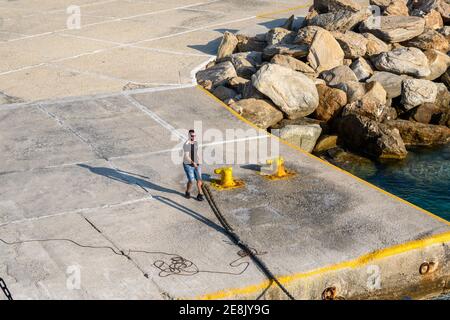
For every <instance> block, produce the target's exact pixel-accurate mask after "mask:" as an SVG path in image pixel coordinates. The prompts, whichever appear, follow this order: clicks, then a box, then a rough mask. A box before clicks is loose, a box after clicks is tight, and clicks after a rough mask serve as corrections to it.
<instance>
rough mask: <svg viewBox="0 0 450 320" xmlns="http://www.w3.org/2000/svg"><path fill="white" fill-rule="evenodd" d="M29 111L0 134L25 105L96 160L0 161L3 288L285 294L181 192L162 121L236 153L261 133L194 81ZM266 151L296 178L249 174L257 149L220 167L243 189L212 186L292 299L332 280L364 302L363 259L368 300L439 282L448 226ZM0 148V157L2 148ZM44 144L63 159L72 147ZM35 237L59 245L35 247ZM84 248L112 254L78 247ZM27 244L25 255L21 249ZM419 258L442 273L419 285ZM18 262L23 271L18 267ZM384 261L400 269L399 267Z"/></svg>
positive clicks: (328, 170) (312, 164) (299, 158)
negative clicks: (371, 276)
mask: <svg viewBox="0 0 450 320" xmlns="http://www.w3.org/2000/svg"><path fill="white" fill-rule="evenodd" d="M41 108H42V110H43V111H44V112H41V113H38V112H29V110H34V111H35V110H36V109H34V107H33V106H23V107H20V106H18V107H16V108H14V107H12V108H9V109H8V111H6V110H5V111H4V112H5V113H4V114H5V115H8V117H9V121H8V122H9V123H10V124H9V127H8V129H7V130H8V131H11V136H14V130H17V129H16V128H18V127H19V125H17V124H16V125H12V124H11V123H14V122H20V121H21V119H22V116H23V112H26V111H28V112H29V115H30V116H29V118H30V120H29V121H30V122H29V123H25V124H24V125H25V126H26V127H29V126H36V125H37V126H44V124H46V123H47V122H48V119H52V120H53V121H54V122H55V123H56V124H59V125H60V128H62V129H64V130H66V131H67V133H69V134H72V135H73V136H74V137H76V138H78V139H79V141H81V142H83V143H84V144H85V145H86V147H88V148H91V150H93V151H94V152H95V154H96V155H97V156H99V157H101V158H104V159H91V160H88V161H84V162H82V163H76V164H73V163H66V164H61V165H56V166H52V167H45V168H44V166H45V165H46V164H47V163H48V161H49V160H48V159H46V158H43V159H40V158H39V156H36V157H35V158H33V159H32V161H33V166H36V167H35V168H33V170H25V171H18V172H9V171H11V170H10V168H8V167H7V166H6V165H5V163H4V162H2V165H1V171H2V172H4V173H3V174H2V175H1V176H0V177H1V179H2V184H1V185H0V217H1V221H0V229H1V230H2V232H1V234H2V236H1V237H0V238H2V239H3V242H1V241H0V242H1V243H0V246H1V247H2V250H1V255H2V261H7V262H6V266H7V269H1V270H0V272H2V277H3V278H4V279H5V281H6V282H7V283H8V284H9V287H10V289H11V291H12V293H13V295H15V294H16V293H17V294H18V297H19V298H29V297H31V298H34V297H51V298H68V299H69V298H75V297H77V298H79V297H81V298H99V297H114V298H120V297H126V298H139V299H140V298H156V299H164V298H256V297H258V296H263V297H265V298H270V299H284V298H286V296H285V295H284V294H282V293H281V291H280V290H279V289H278V288H277V287H276V286H274V285H273V284H272V285H271V283H270V282H269V281H267V279H266V278H265V277H264V276H263V274H262V273H261V272H260V271H259V270H258V269H257V268H256V267H255V265H254V264H253V263H250V260H249V258H248V257H246V256H241V255H242V252H240V251H239V249H238V247H236V246H234V245H232V244H231V242H230V240H229V239H228V238H227V236H226V235H225V234H224V232H223V229H222V228H221V227H220V226H219V225H218V222H217V219H216V217H215V216H214V215H213V213H212V211H211V210H210V208H209V206H208V204H207V203H205V202H203V203H200V202H197V201H196V200H193V199H190V200H187V199H185V198H184V197H183V189H184V183H185V177H184V173H183V171H182V168H181V165H180V164H179V163H178V162H177V161H179V158H177V157H176V156H175V157H174V154H175V155H176V154H177V148H179V147H180V144H179V140H174V139H171V136H172V134H173V131H176V129H181V128H186V129H187V128H189V127H190V126H192V125H193V123H194V122H195V121H196V120H197V121H201V127H202V130H203V131H200V130H199V131H198V134H199V135H200V136H202V138H203V139H202V141H203V147H204V150H205V153H207V152H211V150H209V151H208V149H207V148H210V147H212V146H218V145H222V147H223V145H224V144H225V146H226V147H225V148H222V149H220V148H217V149H215V151H216V152H222V153H224V152H225V153H226V152H227V151H229V150H232V153H233V156H235V154H236V150H237V149H235V146H236V145H237V144H238V143H239V142H242V141H236V139H234V140H233V139H232V140H230V139H228V137H227V135H226V131H227V129H228V130H230V129H238V130H240V131H241V132H246V131H248V132H250V135H248V136H246V137H244V138H243V139H244V140H245V146H246V149H245V152H244V153H245V154H246V155H250V154H252V153H254V152H255V151H257V150H258V151H259V150H260V147H261V145H259V144H253V143H250V141H253V140H255V139H256V140H257V141H258V142H260V141H262V142H264V141H266V140H270V141H272V142H273V140H274V139H275V138H272V137H267V135H265V134H263V135H262V136H258V132H257V131H256V130H253V128H252V127H251V126H249V125H248V124H246V123H245V122H243V121H240V120H238V119H237V118H236V117H235V116H234V115H233V114H232V113H230V112H229V110H227V109H226V108H225V107H224V106H223V105H222V104H220V103H219V102H217V101H216V100H214V99H213V98H211V97H210V96H208V95H207V94H205V93H204V92H203V91H202V90H200V89H198V88H196V87H193V88H187V89H176V90H166V91H158V92H148V93H145V92H143V93H139V94H138V93H136V94H133V95H131V96H130V97H127V96H121V95H118V96H116V97H111V98H102V99H100V98H97V99H95V98H88V97H86V98H84V99H80V100H79V101H78V102H70V103H69V102H67V103H54V104H51V103H46V104H44V105H42V107H41ZM19 110H20V111H19ZM22 110H23V111H22ZM12 111H14V112H12ZM10 112H12V113H10ZM43 115H44V116H45V115H47V116H49V117H43ZM5 120H7V118H6V119H5ZM33 120H34V122H33ZM250 129H252V130H250ZM23 130H24V131H26V130H25V129H23ZM212 131H214V132H215V133H216V134H211V132H212ZM202 133H205V135H204V136H203V134H202ZM217 133H220V135H217ZM58 137H59V139H61V140H62V139H64V140H67V142H66V143H67V144H69V142H70V141H71V139H72V138H73V137H70V135H69V136H66V135H59V133H58ZM24 139H27V138H26V137H24ZM224 141H225V142H224ZM275 141H278V140H275ZM22 143H23V144H24V145H25V144H26V141H24V142H22ZM54 143H56V142H55V141H54V140H50V141H49V144H54ZM64 145H65V144H63V146H64ZM231 146H233V148H231ZM247 146H248V147H247ZM279 147H280V151H281V154H282V155H283V156H284V158H285V159H286V163H287V166H288V167H289V168H291V169H294V170H296V171H297V172H298V175H297V176H296V177H295V178H293V179H292V180H287V181H267V180H265V179H264V178H263V177H261V176H259V175H257V174H256V173H255V168H257V164H258V163H263V162H264V160H266V158H268V157H269V158H270V157H272V156H273V155H271V154H264V153H260V154H258V155H259V158H256V159H253V160H249V159H250V157H249V156H246V157H244V163H239V162H238V163H236V161H235V162H234V164H232V165H233V168H234V171H235V175H236V176H237V177H239V178H241V179H244V180H245V183H246V186H245V187H244V188H242V189H235V190H229V191H223V192H215V191H214V192H213V194H214V196H215V198H216V201H217V203H218V204H219V206H220V208H221V211H222V212H223V213H224V215H225V216H226V219H228V220H229V222H230V223H231V224H232V225H233V227H234V228H235V230H236V232H237V233H238V234H239V236H240V237H241V238H242V239H243V240H244V241H245V242H246V243H247V244H248V245H249V246H250V247H251V248H253V249H254V250H256V251H255V252H256V253H257V254H258V257H259V258H260V259H262V260H263V261H264V262H265V264H266V265H267V266H268V268H269V269H270V270H271V271H272V272H273V273H274V274H275V275H276V276H277V277H279V279H280V281H282V283H283V284H284V285H285V286H286V287H287V288H288V290H289V291H291V293H292V294H293V295H294V296H295V297H297V298H305V299H317V298H320V296H321V293H322V291H323V290H324V288H326V287H327V286H334V285H335V286H338V290H339V294H340V295H343V296H346V297H357V296H358V295H360V296H361V297H367V296H365V294H367V292H368V291H367V290H368V289H367V287H366V286H367V281H368V280H367V277H368V275H367V272H368V271H367V270H366V268H367V265H368V263H373V264H375V265H376V266H378V267H379V268H381V272H382V275H383V278H382V281H383V283H384V287H383V288H385V287H386V288H387V289H383V290H379V291H377V292H375V293H374V294H375V295H376V294H378V295H380V294H386V295H387V294H388V293H389V294H392V292H393V291H392V290H399V291H398V292H397V297H398V295H401V294H410V292H420V293H422V292H436V291H437V290H440V288H441V287H442V283H443V282H442V281H441V280H442V279H443V278H442V277H445V276H446V275H447V274H448V270H447V269H448V267H447V264H446V261H448V257H447V254H446V253H445V250H444V249H443V248H444V247H443V246H442V244H443V243H444V244H445V243H447V242H449V241H450V233H449V231H450V225H449V224H448V223H444V222H443V221H440V220H438V219H434V218H432V217H430V215H431V214H424V212H423V211H421V210H420V209H417V208H415V207H413V206H411V205H408V204H405V203H404V202H401V201H399V200H397V199H395V198H393V197H392V196H389V195H387V194H385V193H383V192H380V191H379V190H377V189H374V188H372V187H369V186H368V185H366V184H364V183H362V182H361V181H359V180H357V179H356V178H354V177H351V176H349V175H348V174H346V173H343V172H342V171H338V170H336V169H335V168H334V167H332V166H330V165H326V164H324V163H322V162H320V161H318V160H317V159H316V158H313V157H311V156H309V155H306V154H304V153H301V152H299V151H297V150H294V149H292V148H291V147H288V146H286V145H283V144H282V145H280V146H279ZM2 150H6V153H8V152H9V151H8V148H6V147H5V146H2ZM58 150H59V152H61V153H63V154H64V155H65V157H68V159H70V156H69V154H70V153H72V150H68V149H66V148H64V147H61V148H60V149H58ZM174 150H175V152H173V151H174ZM218 150H219V151H218ZM17 152H18V153H19V154H20V153H21V152H23V151H22V150H21V149H20V148H19V150H18V151H17ZM105 155H108V157H105ZM9 157H10V158H11V156H9ZM106 158H108V160H106ZM204 158H205V159H206V158H207V157H206V156H205V154H204ZM233 158H234V157H233ZM8 159H9V158H8ZM62 159H64V157H62ZM214 159H215V161H216V162H212V163H205V164H204V165H203V173H204V178H205V180H209V179H210V178H211V176H213V175H214V174H213V169H214V168H217V167H218V166H221V165H223V164H227V163H230V159H229V158H227V157H224V156H223V157H221V158H218V157H214ZM234 159H235V160H237V159H236V158H234ZM70 160H72V159H70ZM30 161H31V159H30ZM245 161H246V162H245ZM243 164H244V165H243ZM8 166H9V165H8ZM193 194H194V195H195V192H194V193H193ZM86 219H87V220H86ZM30 230H31V231H30ZM93 232H94V235H93ZM95 232H96V233H95ZM4 238H6V239H4ZM44 239H47V240H48V239H66V240H57V241H56V240H50V241H47V242H45V243H42V241H40V242H36V241H35V240H44ZM30 240H31V242H26V243H23V241H30ZM71 241H74V242H76V243H78V245H77V244H74V242H71ZM92 241H95V242H92ZM13 242H20V243H16V244H11V243H13ZM104 243H105V245H103V244H104ZM106 243H108V244H107V245H106ZM79 244H82V246H81V247H80V245H79ZM85 246H90V247H89V248H87V247H85ZM98 246H102V247H105V246H106V247H113V248H114V250H112V249H111V248H110V249H105V248H103V249H100V248H96V249H94V248H91V247H98ZM4 248H6V249H4ZM33 251H35V252H37V253H38V255H34V256H33V255H31V252H33ZM121 251H122V252H123V254H122V253H121ZM380 252H381V253H380ZM127 257H128V258H127ZM375 259H377V260H376V262H373V261H374V260H375ZM393 259H394V260H393ZM430 259H433V261H436V263H438V264H439V265H442V267H441V268H440V269H439V271H437V273H436V274H434V276H433V279H434V280H429V281H425V282H424V280H423V279H422V278H420V277H421V276H420V275H419V274H418V273H417V270H418V269H417V264H420V263H422V262H423V261H429V260H430ZM249 263H250V264H249ZM74 264H77V265H81V266H82V269H81V270H85V269H86V270H87V271H86V272H87V275H86V278H82V279H87V280H82V289H80V290H81V291H77V292H76V293H73V292H71V291H70V290H69V291H68V289H67V284H66V283H67V281H68V279H72V278H71V277H70V274H67V268H68V267H70V266H72V265H74ZM29 266H33V268H34V270H35V271H34V272H33V273H28V272H27V270H28V269H27V268H29ZM349 266H351V268H350V269H349ZM398 266H402V267H401V270H405V271H404V272H403V271H402V272H401V273H399V272H398V270H399V268H398ZM108 270H109V271H108ZM111 270H113V271H111ZM129 270H133V271H132V272H129ZM317 270H319V271H317ZM414 270H415V271H414ZM110 271H111V272H110ZM174 273H175V274H174ZM415 274H417V275H415ZM83 275H84V271H82V277H84V276H83ZM145 275H147V276H145ZM402 277H403V278H402ZM405 277H406V278H405ZM84 281H88V282H89V283H87V284H84ZM135 283H139V285H134V284H135ZM424 283H425V284H426V285H423V284H424ZM419 284H422V287H417V286H418V285H419ZM111 286H114V288H113V289H111ZM395 288H397V289H395ZM399 288H400V289H399ZM424 288H425V289H424ZM266 289H267V290H266ZM387 296H388V297H392V295H390V296H389V295H387Z"/></svg>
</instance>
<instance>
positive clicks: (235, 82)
mask: <svg viewBox="0 0 450 320" xmlns="http://www.w3.org/2000/svg"><path fill="white" fill-rule="evenodd" d="M248 82H250V80H248V79H245V78H242V77H234V78H231V79H229V80H228V85H229V86H230V87H231V88H232V89H233V90H235V91H236V92H239V93H242V92H243V91H244V86H245V85H246V84H247V83H248Z"/></svg>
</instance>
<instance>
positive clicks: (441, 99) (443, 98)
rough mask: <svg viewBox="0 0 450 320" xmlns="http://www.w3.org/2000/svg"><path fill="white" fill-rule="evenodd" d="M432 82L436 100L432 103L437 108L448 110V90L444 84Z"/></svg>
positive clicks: (449, 96)
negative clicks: (434, 86) (435, 90)
mask: <svg viewBox="0 0 450 320" xmlns="http://www.w3.org/2000/svg"><path fill="white" fill-rule="evenodd" d="M434 84H435V85H436V87H437V94H436V100H435V101H434V103H435V104H436V105H437V106H438V107H439V108H441V109H443V110H448V111H450V92H449V91H448V89H447V87H446V86H445V84H443V83H440V82H438V83H436V82H434Z"/></svg>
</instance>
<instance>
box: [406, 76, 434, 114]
mask: <svg viewBox="0 0 450 320" xmlns="http://www.w3.org/2000/svg"><path fill="white" fill-rule="evenodd" d="M437 92H438V88H437V86H436V84H435V83H434V82H432V81H430V80H424V79H406V80H403V82H402V104H403V107H404V108H405V109H406V110H410V109H412V108H414V107H417V106H419V105H421V104H423V103H426V102H430V103H434V102H435V101H436V95H437Z"/></svg>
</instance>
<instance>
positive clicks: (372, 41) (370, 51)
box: [362, 32, 392, 58]
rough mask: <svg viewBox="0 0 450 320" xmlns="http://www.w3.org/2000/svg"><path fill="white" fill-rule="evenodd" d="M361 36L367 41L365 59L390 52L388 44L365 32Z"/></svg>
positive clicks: (390, 47)
mask: <svg viewBox="0 0 450 320" xmlns="http://www.w3.org/2000/svg"><path fill="white" fill-rule="evenodd" d="M362 35H363V36H364V37H365V38H366V39H367V44H366V57H369V58H370V57H372V56H375V55H378V54H380V53H382V52H387V51H391V49H392V46H391V45H390V44H387V43H385V42H384V41H383V40H381V39H378V38H377V37H375V36H374V35H373V34H371V33H367V32H366V33H363V34H362Z"/></svg>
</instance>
